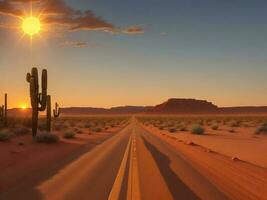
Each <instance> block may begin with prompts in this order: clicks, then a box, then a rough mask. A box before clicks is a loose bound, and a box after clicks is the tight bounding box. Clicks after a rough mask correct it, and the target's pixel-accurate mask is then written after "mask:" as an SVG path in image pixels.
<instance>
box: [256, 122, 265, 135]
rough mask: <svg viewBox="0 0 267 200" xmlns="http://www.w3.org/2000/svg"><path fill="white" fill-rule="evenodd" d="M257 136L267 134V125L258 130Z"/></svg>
mask: <svg viewBox="0 0 267 200" xmlns="http://www.w3.org/2000/svg"><path fill="white" fill-rule="evenodd" d="M255 133H256V134H267V124H266V123H264V124H262V125H261V126H259V127H258V128H257V129H256V132H255Z"/></svg>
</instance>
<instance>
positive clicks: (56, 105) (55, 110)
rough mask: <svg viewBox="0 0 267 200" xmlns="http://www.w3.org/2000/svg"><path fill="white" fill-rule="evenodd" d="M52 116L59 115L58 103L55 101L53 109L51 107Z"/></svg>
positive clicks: (56, 116)
mask: <svg viewBox="0 0 267 200" xmlns="http://www.w3.org/2000/svg"><path fill="white" fill-rule="evenodd" d="M53 115H54V118H58V117H59V115H60V108H59V105H58V103H55V109H53Z"/></svg>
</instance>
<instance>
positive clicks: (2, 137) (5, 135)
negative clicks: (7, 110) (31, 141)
mask: <svg viewBox="0 0 267 200" xmlns="http://www.w3.org/2000/svg"><path fill="white" fill-rule="evenodd" d="M10 137H11V134H9V133H7V132H0V141H2V142H4V141H7V140H9V139H10Z"/></svg>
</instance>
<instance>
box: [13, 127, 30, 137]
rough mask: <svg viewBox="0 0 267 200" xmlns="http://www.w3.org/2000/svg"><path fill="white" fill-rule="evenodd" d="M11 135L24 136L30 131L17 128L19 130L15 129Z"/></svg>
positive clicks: (24, 128)
mask: <svg viewBox="0 0 267 200" xmlns="http://www.w3.org/2000/svg"><path fill="white" fill-rule="evenodd" d="M13 133H14V134H15V135H26V134H29V133H30V129H28V128H26V127H19V128H15V129H14V130H13Z"/></svg>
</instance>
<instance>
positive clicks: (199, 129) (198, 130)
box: [191, 125, 205, 135]
mask: <svg viewBox="0 0 267 200" xmlns="http://www.w3.org/2000/svg"><path fill="white" fill-rule="evenodd" d="M204 132H205V130H204V128H203V127H202V126H200V125H195V126H194V127H193V128H192V130H191V133H193V134H196V135H202V134H204Z"/></svg>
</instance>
